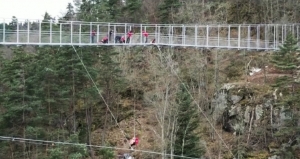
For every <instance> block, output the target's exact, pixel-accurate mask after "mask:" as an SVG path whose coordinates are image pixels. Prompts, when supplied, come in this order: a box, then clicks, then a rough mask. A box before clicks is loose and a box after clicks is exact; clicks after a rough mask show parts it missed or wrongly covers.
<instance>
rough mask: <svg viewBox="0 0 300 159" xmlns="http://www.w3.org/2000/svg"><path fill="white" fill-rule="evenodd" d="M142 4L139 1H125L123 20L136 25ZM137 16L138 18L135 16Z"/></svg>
mask: <svg viewBox="0 0 300 159" xmlns="http://www.w3.org/2000/svg"><path fill="white" fill-rule="evenodd" d="M141 6H142V3H141V1H140V0H127V1H126V6H125V7H124V8H123V12H125V18H126V19H128V20H127V21H128V22H132V23H138V22H140V15H142V14H141ZM137 15H139V16H137Z"/></svg>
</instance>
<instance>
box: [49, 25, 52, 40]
mask: <svg viewBox="0 0 300 159" xmlns="http://www.w3.org/2000/svg"><path fill="white" fill-rule="evenodd" d="M49 34H50V36H49V37H50V44H51V43H52V20H50V32H49Z"/></svg>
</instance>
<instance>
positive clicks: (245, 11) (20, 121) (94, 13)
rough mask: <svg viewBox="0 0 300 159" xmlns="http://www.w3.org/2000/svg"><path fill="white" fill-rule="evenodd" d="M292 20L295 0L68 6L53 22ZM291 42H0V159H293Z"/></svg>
mask: <svg viewBox="0 0 300 159" xmlns="http://www.w3.org/2000/svg"><path fill="white" fill-rule="evenodd" d="M298 2H299V3H298ZM17 19H18V17H13V18H12V21H11V23H9V24H5V28H6V29H8V30H15V29H16V25H18V24H17V23H18V20H17ZM54 19H55V18H54V17H52V16H51V15H50V14H49V13H47V12H46V13H45V14H44V19H43V21H48V20H54ZM299 19H300V0H228V1H223V0H105V1H104V0H74V5H72V4H71V3H69V4H68V5H66V12H65V14H64V15H62V16H61V17H60V18H59V19H55V20H62V21H87V22H91V21H93V22H118V23H123V22H124V23H125V22H126V23H147V24H220V23H222V24H286V23H298V21H299ZM28 23H31V25H30V26H31V27H32V28H31V29H34V27H37V25H38V23H35V22H29V21H28ZM24 25H25V24H24ZM1 27H3V25H0V29H3V28H1ZM42 27H43V28H46V27H48V26H47V25H43V26H42ZM0 34H1V33H0ZM298 44H299V42H298V41H297V39H296V37H294V36H293V35H292V34H290V35H288V36H287V38H286V39H285V41H284V43H283V44H282V45H281V46H280V49H279V50H274V51H256V50H235V49H232V50H229V49H214V48H180V47H167V46H161V47H160V46H156V45H153V46H152V45H151V46H132V47H128V46H115V47H113V46H101V47H96V46H81V47H78V46H62V47H61V46H42V47H39V46H5V45H0V54H1V56H0V158H1V159H2V158H3V159H6V158H8V159H19V158H20V159H115V158H122V157H123V158H122V159H132V158H129V157H133V158H134V159H157V158H161V159H179V158H182V159H184V158H199V159H200V158H204V159H206V158H207V159H215V158H217V159H232V158H235V159H243V158H249V159H295V158H299V159H300V120H299V116H300V107H299V103H300V83H299V82H300V52H299V48H298ZM133 137H138V138H139V143H138V144H137V145H135V146H134V149H130V144H129V141H130V139H131V138H133ZM124 154H128V155H129V157H128V156H127V158H126V157H125V156H124Z"/></svg>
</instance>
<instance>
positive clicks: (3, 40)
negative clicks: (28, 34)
mask: <svg viewBox="0 0 300 159" xmlns="http://www.w3.org/2000/svg"><path fill="white" fill-rule="evenodd" d="M5 24H6V23H5V19H3V30H2V31H3V34H2V36H3V39H2V42H5Z"/></svg>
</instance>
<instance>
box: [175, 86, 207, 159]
mask: <svg viewBox="0 0 300 159" xmlns="http://www.w3.org/2000/svg"><path fill="white" fill-rule="evenodd" d="M176 101H177V103H178V106H179V107H178V116H177V126H178V128H177V132H176V134H175V136H176V139H175V144H174V154H176V155H183V156H188V157H200V156H201V155H202V154H204V149H203V148H202V147H201V146H200V138H199V134H197V133H196V131H197V128H198V126H199V121H198V120H197V119H198V115H197V109H196V107H195V106H194V105H193V104H192V99H191V96H190V95H189V93H188V92H187V91H186V89H185V87H184V85H183V84H181V85H180V89H179V92H178V93H177V100H176ZM175 158H177V157H175Z"/></svg>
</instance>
